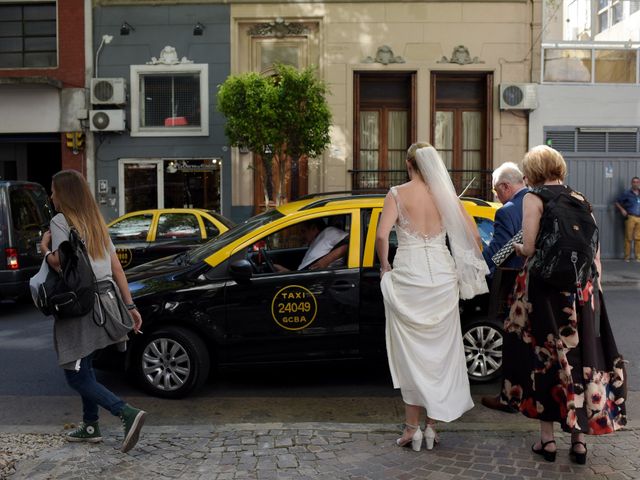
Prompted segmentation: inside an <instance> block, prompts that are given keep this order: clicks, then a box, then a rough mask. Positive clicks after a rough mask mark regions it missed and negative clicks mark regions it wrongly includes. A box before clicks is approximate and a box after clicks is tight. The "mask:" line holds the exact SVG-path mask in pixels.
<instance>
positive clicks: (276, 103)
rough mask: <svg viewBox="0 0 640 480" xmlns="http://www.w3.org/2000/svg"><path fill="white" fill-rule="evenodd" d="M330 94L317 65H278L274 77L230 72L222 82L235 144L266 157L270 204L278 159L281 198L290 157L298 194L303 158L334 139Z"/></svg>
mask: <svg viewBox="0 0 640 480" xmlns="http://www.w3.org/2000/svg"><path fill="white" fill-rule="evenodd" d="M326 93H327V88H326V86H325V84H324V83H323V82H322V81H320V80H318V78H317V77H316V75H315V71H314V70H313V69H311V68H307V69H304V70H302V71H298V70H297V69H295V68H293V67H291V66H287V65H277V66H276V73H275V75H273V76H270V77H265V76H263V75H260V74H258V73H255V72H249V73H244V74H241V75H234V76H230V77H228V78H227V80H226V81H225V82H224V83H223V84H222V85H221V86H220V87H219V89H218V110H219V111H220V112H221V113H222V114H223V115H224V116H225V117H226V120H227V123H226V126H225V134H226V135H227V137H228V138H229V141H230V143H231V145H233V146H246V147H247V148H248V149H249V150H250V151H251V152H253V153H254V154H258V155H260V157H261V159H262V161H263V162H264V166H265V169H264V170H265V177H264V178H263V182H264V187H265V189H264V191H265V196H266V197H267V198H266V199H265V200H266V203H267V204H268V197H270V196H271V194H272V191H273V185H272V178H271V177H272V174H271V172H272V166H273V165H272V164H273V163H274V162H275V163H276V164H277V166H278V169H279V172H280V175H279V178H280V185H279V187H278V189H279V195H278V197H277V199H276V202H277V203H279V202H280V200H281V199H282V198H283V192H284V191H285V185H284V179H285V173H286V172H285V168H286V165H287V161H286V157H287V156H288V157H290V158H291V172H290V174H291V182H292V190H291V195H292V197H293V198H295V197H297V182H298V160H299V159H300V157H303V156H308V157H315V156H318V155H320V154H321V153H322V151H323V150H324V149H325V148H326V146H327V145H328V144H329V128H330V127H331V112H330V110H329V106H328V104H327V101H326V98H325V95H326ZM265 152H269V153H268V154H265Z"/></svg>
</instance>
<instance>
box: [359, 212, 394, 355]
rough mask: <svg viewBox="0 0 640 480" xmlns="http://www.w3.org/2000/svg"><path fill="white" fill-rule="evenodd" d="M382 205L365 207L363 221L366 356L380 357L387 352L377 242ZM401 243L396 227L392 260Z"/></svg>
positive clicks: (362, 324) (363, 345)
mask: <svg viewBox="0 0 640 480" xmlns="http://www.w3.org/2000/svg"><path fill="white" fill-rule="evenodd" d="M381 213H382V209H381V208H373V209H363V210H362V225H363V230H364V235H363V238H364V240H363V245H364V247H363V249H362V250H363V253H362V268H361V277H360V289H361V292H360V298H361V302H362V303H361V308H360V317H361V320H360V342H361V347H360V348H361V350H362V353H363V355H364V356H367V357H380V356H382V355H384V354H385V353H386V345H385V314H384V302H383V300H382V292H381V291H380V260H379V259H378V256H377V254H376V250H375V242H376V231H377V229H378V222H379V221H380V214H381ZM397 246H398V243H397V239H396V235H395V230H394V231H392V232H391V235H390V238H389V262H393V257H394V255H395V251H396V248H397Z"/></svg>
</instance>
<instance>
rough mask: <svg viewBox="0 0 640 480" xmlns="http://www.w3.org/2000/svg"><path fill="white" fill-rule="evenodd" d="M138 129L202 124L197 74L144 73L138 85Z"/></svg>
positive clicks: (198, 76)
mask: <svg viewBox="0 0 640 480" xmlns="http://www.w3.org/2000/svg"><path fill="white" fill-rule="evenodd" d="M140 89H141V92H140V98H141V108H142V110H143V113H142V115H141V116H140V117H141V125H140V126H141V127H170V128H185V127H187V128H188V127H199V126H200V125H201V108H200V74H199V73H184V74H173V75H172V74H146V75H143V76H142V79H141V82H140Z"/></svg>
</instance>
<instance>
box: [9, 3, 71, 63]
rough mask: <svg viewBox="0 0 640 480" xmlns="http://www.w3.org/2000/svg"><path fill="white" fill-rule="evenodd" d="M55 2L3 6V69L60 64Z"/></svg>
mask: <svg viewBox="0 0 640 480" xmlns="http://www.w3.org/2000/svg"><path fill="white" fill-rule="evenodd" d="M57 53H58V47H57V38H56V3H55V2H41V3H31V2H30V3H23V4H20V3H9V4H0V68H24V67H55V66H56V65H57V64H58V55H57Z"/></svg>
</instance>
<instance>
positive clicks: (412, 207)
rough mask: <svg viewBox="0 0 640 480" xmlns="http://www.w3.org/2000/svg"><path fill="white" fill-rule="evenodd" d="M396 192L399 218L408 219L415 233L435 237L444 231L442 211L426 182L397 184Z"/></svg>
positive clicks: (415, 181)
mask: <svg viewBox="0 0 640 480" xmlns="http://www.w3.org/2000/svg"><path fill="white" fill-rule="evenodd" d="M396 193H397V199H398V204H399V211H398V218H399V220H400V221H402V220H404V221H406V222H407V223H408V225H409V227H410V229H411V231H412V232H413V233H417V234H420V235H423V236H426V237H433V236H435V235H438V234H439V233H440V232H441V231H442V219H441V217H440V212H439V211H438V208H437V207H436V204H435V202H434V200H433V196H432V195H431V192H430V191H429V189H428V187H427V186H426V184H425V183H424V182H422V181H421V180H417V179H416V180H411V181H410V182H407V183H404V184H402V185H399V186H397V187H396ZM403 217H404V218H403Z"/></svg>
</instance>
